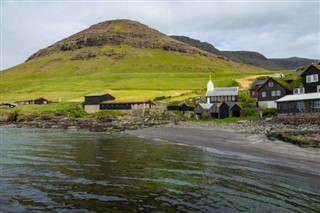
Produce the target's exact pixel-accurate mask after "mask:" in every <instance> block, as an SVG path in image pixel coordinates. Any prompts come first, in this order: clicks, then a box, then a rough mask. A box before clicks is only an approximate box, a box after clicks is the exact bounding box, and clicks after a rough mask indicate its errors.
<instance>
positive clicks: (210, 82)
mask: <svg viewBox="0 0 320 213" xmlns="http://www.w3.org/2000/svg"><path fill="white" fill-rule="evenodd" d="M213 90H214V85H213V83H212V81H211V75H210V80H209V82H208V84H207V92H209V91H213Z"/></svg>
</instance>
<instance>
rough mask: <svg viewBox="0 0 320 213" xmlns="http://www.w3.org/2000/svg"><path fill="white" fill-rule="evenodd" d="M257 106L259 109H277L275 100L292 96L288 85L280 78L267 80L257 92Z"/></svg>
mask: <svg viewBox="0 0 320 213" xmlns="http://www.w3.org/2000/svg"><path fill="white" fill-rule="evenodd" d="M257 92H258V106H259V107H260V108H277V104H276V100H278V99H279V98H282V97H283V96H286V95H288V94H292V89H290V84H289V83H287V82H286V81H285V80H283V79H282V78H269V79H268V80H266V82H265V83H264V84H263V85H261V86H260V87H259V88H258V90H257Z"/></svg>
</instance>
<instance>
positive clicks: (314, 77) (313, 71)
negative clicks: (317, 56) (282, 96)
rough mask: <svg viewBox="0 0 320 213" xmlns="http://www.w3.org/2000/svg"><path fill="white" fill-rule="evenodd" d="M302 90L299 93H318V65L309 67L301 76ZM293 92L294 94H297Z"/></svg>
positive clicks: (319, 84) (319, 68)
mask: <svg viewBox="0 0 320 213" xmlns="http://www.w3.org/2000/svg"><path fill="white" fill-rule="evenodd" d="M301 77H302V84H303V88H301V89H300V91H299V93H314V92H320V65H319V64H312V65H310V66H309V67H308V68H307V69H306V70H305V71H304V72H303V73H302V74H301ZM296 92H298V90H297V91H294V94H297V93H296Z"/></svg>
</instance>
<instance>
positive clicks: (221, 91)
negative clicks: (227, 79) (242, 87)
mask: <svg viewBox="0 0 320 213" xmlns="http://www.w3.org/2000/svg"><path fill="white" fill-rule="evenodd" d="M238 92H239V87H221V88H214V85H213V83H212V81H211V78H210V80H209V82H208V84H207V93H206V99H207V103H208V104H210V103H219V102H222V101H225V102H237V101H238Z"/></svg>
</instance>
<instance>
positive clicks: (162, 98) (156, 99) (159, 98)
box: [153, 95, 171, 101]
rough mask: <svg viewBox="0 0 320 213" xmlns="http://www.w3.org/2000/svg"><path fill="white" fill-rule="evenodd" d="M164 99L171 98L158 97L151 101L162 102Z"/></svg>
mask: <svg viewBox="0 0 320 213" xmlns="http://www.w3.org/2000/svg"><path fill="white" fill-rule="evenodd" d="M166 98H171V96H164V95H163V96H158V97H155V98H154V99H153V101H161V100H164V99H166Z"/></svg>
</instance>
